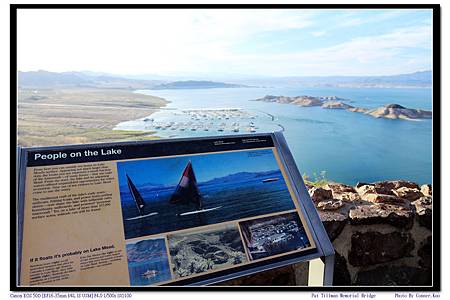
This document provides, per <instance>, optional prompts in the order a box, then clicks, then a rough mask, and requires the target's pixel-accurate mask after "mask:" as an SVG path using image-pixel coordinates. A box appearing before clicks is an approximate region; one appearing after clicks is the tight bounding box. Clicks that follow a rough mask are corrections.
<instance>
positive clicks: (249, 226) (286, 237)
mask: <svg viewBox="0 0 450 300" xmlns="http://www.w3.org/2000/svg"><path fill="white" fill-rule="evenodd" d="M239 226H240V228H241V231H242V236H243V238H244V244H245V247H246V249H247V253H248V256H249V258H250V260H255V259H260V258H264V257H269V256H273V255H277V254H283V253H286V252H291V251H296V250H300V249H305V248H309V247H311V243H310V241H309V239H308V236H307V234H306V231H305V229H304V227H303V225H302V222H301V221H300V218H299V216H298V214H297V213H296V212H292V213H287V214H282V215H276V216H270V217H264V218H260V219H254V220H249V221H244V222H240V223H239Z"/></svg>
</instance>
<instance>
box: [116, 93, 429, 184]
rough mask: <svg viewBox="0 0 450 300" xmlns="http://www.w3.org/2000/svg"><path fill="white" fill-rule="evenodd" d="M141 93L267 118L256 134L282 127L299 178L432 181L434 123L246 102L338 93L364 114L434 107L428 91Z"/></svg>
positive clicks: (179, 104) (173, 105)
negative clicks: (364, 110)
mask: <svg viewBox="0 0 450 300" xmlns="http://www.w3.org/2000/svg"><path fill="white" fill-rule="evenodd" d="M139 92H140V93H144V94H149V95H154V96H158V97H162V98H165V99H167V100H169V101H171V102H170V103H169V104H168V105H167V108H168V109H192V108H202V109H204V108H224V107H235V108H242V109H246V110H249V111H257V112H264V113H270V114H271V115H273V116H274V118H275V120H274V121H273V122H274V123H273V124H271V125H272V126H269V125H268V124H269V123H267V122H265V121H262V125H261V127H260V129H259V132H262V131H267V130H280V128H279V127H278V126H273V125H274V124H275V123H276V124H280V125H282V127H284V135H285V138H286V140H287V142H288V145H289V147H290V150H291V152H292V154H293V156H294V158H295V161H296V163H297V165H298V168H299V170H300V172H301V173H302V174H304V173H306V174H308V175H312V174H313V173H319V172H321V171H326V177H327V178H329V179H332V180H335V181H338V182H343V183H347V184H355V183H356V182H358V181H366V182H372V181H378V180H386V179H405V180H412V181H415V182H417V183H419V184H423V183H430V182H431V180H432V167H431V165H432V164H431V162H432V148H431V147H432V134H431V133H432V122H431V120H420V121H404V120H388V119H375V118H372V117H369V116H366V115H363V114H360V113H352V112H348V111H345V110H325V109H321V108H320V107H298V106H295V105H289V104H279V103H265V102H256V101H250V100H253V99H256V98H261V97H264V96H265V95H284V96H298V95H311V96H330V95H335V96H338V97H341V98H347V99H350V100H351V101H350V102H349V104H350V105H353V106H360V107H366V108H374V107H379V106H382V105H384V104H387V103H398V104H401V105H403V106H406V107H409V108H421V109H432V100H431V99H432V97H431V89H379V88H376V89H367V88H364V89H363V88H360V89H351V88H303V89H301V88H227V89H198V90H147V91H139ZM164 113H167V110H166V111H162V117H163V116H164ZM152 117H155V118H157V117H158V115H157V114H154V115H152ZM118 127H119V128H120V124H119V126H118ZM136 129H138V128H136ZM241 133H242V132H241ZM157 134H158V135H160V136H165V134H166V135H167V134H168V133H164V132H162V131H161V132H158V133H157ZM171 134H173V132H172V133H171ZM218 134H223V133H220V132H217V131H196V132H192V131H189V130H187V131H183V132H180V131H177V132H176V135H177V136H178V137H187V136H199V135H203V136H204V135H218Z"/></svg>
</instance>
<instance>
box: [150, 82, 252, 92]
mask: <svg viewBox="0 0 450 300" xmlns="http://www.w3.org/2000/svg"><path fill="white" fill-rule="evenodd" d="M241 87H248V86H246V85H242V84H233V83H223V82H214V81H205V80H186V81H174V82H169V83H163V84H159V85H157V86H154V87H153V88H152V90H179V89H215V88H241Z"/></svg>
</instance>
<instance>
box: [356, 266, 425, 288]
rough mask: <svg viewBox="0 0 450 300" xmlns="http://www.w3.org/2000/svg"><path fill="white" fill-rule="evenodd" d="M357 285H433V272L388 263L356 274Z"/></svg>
mask: <svg viewBox="0 0 450 300" xmlns="http://www.w3.org/2000/svg"><path fill="white" fill-rule="evenodd" d="M354 285H356V286H386V285H390V286H396V285H401V286H423V285H431V272H430V271H429V270H423V269H422V268H417V267H409V266H404V265H401V266H395V265H386V266H379V267H377V268H375V269H372V270H366V271H360V272H358V274H357V275H356V280H355V283H354Z"/></svg>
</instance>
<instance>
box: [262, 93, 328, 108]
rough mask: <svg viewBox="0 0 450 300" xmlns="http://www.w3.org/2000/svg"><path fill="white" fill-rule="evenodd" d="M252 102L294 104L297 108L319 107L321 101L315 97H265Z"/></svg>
mask: <svg viewBox="0 0 450 300" xmlns="http://www.w3.org/2000/svg"><path fill="white" fill-rule="evenodd" d="M254 101H264V102H276V103H282V104H289V103H292V104H295V105H298V106H305V107H307V106H321V105H322V103H323V101H322V100H321V99H319V98H317V97H312V96H297V97H286V96H272V95H267V96H265V97H263V98H259V99H255V100H254Z"/></svg>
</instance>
